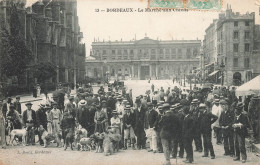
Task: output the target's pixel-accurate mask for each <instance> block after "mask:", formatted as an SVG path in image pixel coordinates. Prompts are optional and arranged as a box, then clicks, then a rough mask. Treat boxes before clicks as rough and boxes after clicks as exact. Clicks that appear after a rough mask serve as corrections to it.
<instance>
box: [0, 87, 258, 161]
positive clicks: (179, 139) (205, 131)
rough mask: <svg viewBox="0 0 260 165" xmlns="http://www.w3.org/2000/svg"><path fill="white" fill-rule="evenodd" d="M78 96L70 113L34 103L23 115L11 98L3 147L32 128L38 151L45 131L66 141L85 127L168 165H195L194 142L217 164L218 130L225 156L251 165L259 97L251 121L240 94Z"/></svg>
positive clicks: (1, 122) (176, 91) (0, 121)
mask: <svg viewBox="0 0 260 165" xmlns="http://www.w3.org/2000/svg"><path fill="white" fill-rule="evenodd" d="M77 91H78V92H77V94H76V96H70V95H69V94H67V95H65V99H64V106H63V107H64V109H63V108H62V109H61V108H59V106H58V107H57V102H55V101H52V102H51V103H50V104H49V103H46V104H43V103H42V104H40V106H39V109H38V110H36V111H34V110H32V109H31V107H32V103H30V102H28V103H26V107H27V109H26V110H24V111H23V113H22V110H21V104H20V102H19V100H20V98H19V97H17V98H16V101H15V102H12V99H11V98H8V100H7V102H6V103H4V104H3V105H2V106H1V109H2V110H1V113H0V114H1V115H0V128H1V130H6V131H1V137H2V138H1V142H2V143H1V144H2V147H3V148H5V146H6V142H5V134H8V133H9V132H8V129H11V128H12V129H21V128H22V127H30V129H29V130H28V137H29V138H27V141H26V145H35V133H36V134H37V128H39V127H43V128H44V129H45V130H47V131H48V133H52V134H59V133H62V137H63V139H65V137H66V130H67V129H70V130H72V131H73V130H74V129H75V128H76V127H77V126H79V125H81V126H82V127H83V128H85V129H86V130H87V131H88V136H90V135H92V134H94V133H96V132H99V133H102V132H105V131H107V129H108V128H111V127H113V128H114V129H115V130H116V132H117V133H119V134H121V135H122V140H121V142H120V148H121V149H124V150H127V149H128V148H129V147H131V148H132V149H133V150H136V149H137V150H140V149H147V151H148V152H153V153H164V156H165V159H166V163H165V164H167V165H169V164H170V158H171V157H172V158H177V156H178V157H179V158H183V157H184V152H186V159H185V160H184V162H186V163H192V162H194V157H193V145H192V144H193V141H194V144H195V152H201V153H202V152H203V154H202V157H208V156H209V154H210V157H211V159H215V153H214V148H213V145H212V129H213V130H214V131H213V132H214V133H213V135H214V137H215V138H216V143H217V145H221V144H222V143H224V147H223V154H224V155H225V156H230V157H232V158H233V160H234V161H239V160H240V157H242V162H243V163H244V162H246V159H247V155H246V148H245V138H246V136H247V134H248V131H247V128H249V127H250V125H251V124H252V122H251V121H254V122H255V121H256V119H255V118H254V119H253V120H249V118H248V116H250V115H251V116H252V117H254V115H253V114H252V113H256V112H255V111H256V109H252V107H253V105H254V104H253V103H252V102H254V100H255V99H256V98H257V97H256V96H254V97H252V98H251V100H252V101H249V108H248V109H247V110H248V114H249V115H247V114H245V113H244V112H245V111H244V109H245V108H244V107H245V105H244V104H243V103H242V102H240V100H239V99H238V98H237V97H236V95H235V88H232V89H231V90H229V89H227V88H225V87H221V88H218V87H216V88H214V89H213V88H211V89H200V88H197V87H195V88H194V89H193V90H191V91H188V92H187V91H182V90H181V89H180V88H178V87H176V86H175V87H174V88H172V89H171V88H170V87H169V88H168V89H166V91H165V92H164V89H163V87H161V89H160V90H155V87H154V85H152V86H151V90H148V91H146V92H145V93H144V94H143V95H140V96H137V97H136V98H135V99H133V96H132V90H131V89H130V90H129V91H128V92H127V90H126V89H125V88H124V87H122V90H120V92H119V89H118V88H114V87H111V86H110V87H108V90H107V91H105V89H104V88H103V87H102V86H101V87H100V89H99V90H98V92H97V93H93V89H92V87H91V86H88V87H79V88H78V90H77ZM7 121H8V122H7ZM10 123H11V125H10ZM255 129H257V128H255ZM256 131H257V130H256ZM38 136H39V143H40V145H43V141H42V139H41V136H40V134H38ZM3 137H4V138H3ZM20 140H21V139H19V141H20ZM147 142H148V143H147ZM148 144H149V145H148ZM65 147H67V146H66V145H65Z"/></svg>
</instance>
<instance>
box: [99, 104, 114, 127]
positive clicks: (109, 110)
mask: <svg viewBox="0 0 260 165" xmlns="http://www.w3.org/2000/svg"><path fill="white" fill-rule="evenodd" d="M101 111H102V112H103V113H105V114H106V116H107V120H106V121H105V123H104V124H105V130H107V127H108V125H109V122H110V118H108V116H109V117H110V116H112V115H111V114H112V112H111V109H108V108H107V102H106V100H102V102H101Z"/></svg>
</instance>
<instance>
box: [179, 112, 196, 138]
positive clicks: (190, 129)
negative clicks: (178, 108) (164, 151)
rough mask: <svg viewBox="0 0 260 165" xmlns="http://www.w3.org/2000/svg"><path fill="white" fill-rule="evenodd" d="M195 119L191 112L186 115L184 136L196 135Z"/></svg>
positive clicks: (183, 128) (183, 129)
mask: <svg viewBox="0 0 260 165" xmlns="http://www.w3.org/2000/svg"><path fill="white" fill-rule="evenodd" d="M194 127H195V126H194V119H193V117H192V116H191V115H190V114H189V115H186V116H185V117H184V120H183V127H182V135H183V137H184V138H192V137H193V135H194Z"/></svg>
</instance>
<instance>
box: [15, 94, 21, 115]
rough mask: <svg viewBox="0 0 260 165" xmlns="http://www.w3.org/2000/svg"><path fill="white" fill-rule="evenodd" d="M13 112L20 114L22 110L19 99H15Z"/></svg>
mask: <svg viewBox="0 0 260 165" xmlns="http://www.w3.org/2000/svg"><path fill="white" fill-rule="evenodd" d="M14 106H15V110H16V111H17V112H18V113H19V114H22V108H21V103H20V97H19V96H17V97H16V101H15V102H14Z"/></svg>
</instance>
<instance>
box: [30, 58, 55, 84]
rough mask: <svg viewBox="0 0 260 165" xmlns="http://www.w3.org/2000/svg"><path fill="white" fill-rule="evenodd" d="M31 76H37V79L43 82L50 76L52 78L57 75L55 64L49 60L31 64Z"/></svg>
mask: <svg viewBox="0 0 260 165" xmlns="http://www.w3.org/2000/svg"><path fill="white" fill-rule="evenodd" d="M32 70H33V77H34V78H37V81H38V82H40V83H44V82H45V81H46V80H48V79H50V78H54V77H55V76H56V75H57V72H56V66H55V65H53V64H52V63H50V62H40V63H37V64H35V65H34V66H32Z"/></svg>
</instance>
